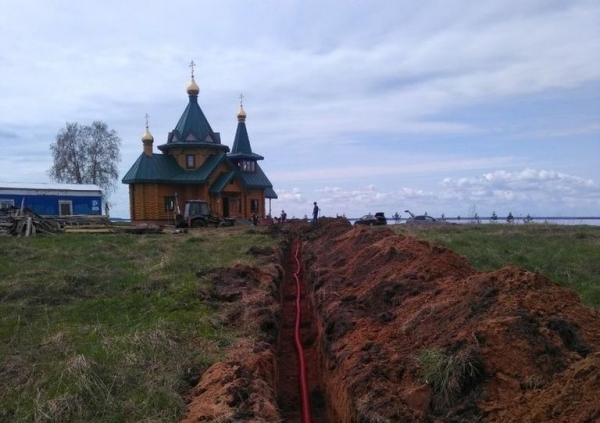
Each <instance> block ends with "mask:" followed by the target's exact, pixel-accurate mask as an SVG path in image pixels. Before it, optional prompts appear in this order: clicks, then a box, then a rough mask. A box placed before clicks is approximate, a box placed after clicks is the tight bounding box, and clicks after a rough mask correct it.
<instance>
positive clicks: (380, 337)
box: [185, 219, 600, 423]
mask: <svg viewBox="0 0 600 423" xmlns="http://www.w3.org/2000/svg"><path fill="white" fill-rule="evenodd" d="M296 237H297V238H298V239H300V240H301V242H302V259H303V273H304V282H305V283H306V288H307V290H306V294H305V295H306V302H305V304H304V305H303V309H304V313H305V314H307V315H308V318H309V321H306V320H305V321H304V324H303V326H304V327H305V330H306V331H305V334H304V338H303V339H304V343H305V347H306V348H307V355H309V357H308V356H307V361H308V362H309V363H310V364H309V365H311V372H312V374H311V376H310V379H311V381H312V382H311V383H312V384H313V385H312V386H313V389H312V392H313V395H314V396H315V398H316V401H317V402H318V403H319V404H320V405H322V406H323V407H324V409H326V410H327V420H325V418H324V417H318V418H317V419H320V420H315V421H318V422H321V421H329V422H330V423H337V422H343V423H345V422H364V423H368V422H413V421H414V422H438V421H439V422H479V421H482V422H596V421H600V402H599V401H598V392H600V353H599V352H600V314H599V313H598V312H597V311H594V310H591V309H588V308H585V307H583V306H581V305H580V303H579V300H578V298H577V296H576V295H575V294H574V293H572V292H570V291H566V290H564V289H562V288H560V287H559V286H558V285H557V284H555V283H554V282H552V281H550V280H548V279H546V278H544V277H542V276H541V275H538V274H535V273H532V272H527V271H523V270H521V269H517V268H504V269H500V270H498V271H494V272H486V273H477V272H475V271H474V270H473V269H472V268H471V267H470V266H469V264H468V263H467V261H466V260H465V259H463V258H462V257H460V256H458V255H456V254H455V253H453V252H452V251H449V250H447V249H444V248H442V247H439V246H435V245H431V244H429V243H427V242H423V241H419V240H417V239H414V238H411V237H404V236H398V235H395V234H394V233H393V232H392V231H391V230H389V229H387V228H375V229H372V228H351V227H350V225H349V223H348V222H347V221H345V220H341V219H340V220H329V221H325V222H320V223H319V225H318V226H317V227H316V228H315V227H308V226H303V227H295V228H294V227H291V228H290V240H292V239H295V238H296ZM289 247H290V245H289V244H287V245H285V246H282V249H281V251H279V252H275V253H274V255H273V256H271V257H270V258H269V259H268V263H265V265H264V266H261V267H260V268H250V267H247V266H238V267H236V268H235V269H222V270H220V271H218V272H216V273H215V274H214V282H215V292H214V295H213V296H212V298H209V299H206V300H208V301H218V302H221V303H222V307H221V315H222V321H223V323H225V324H237V325H239V324H240V322H245V323H244V324H245V325H246V326H247V327H246V328H247V329H248V330H249V331H251V332H253V333H258V334H260V336H259V339H258V340H255V341H248V340H247V341H244V342H240V343H239V344H238V345H235V346H234V348H232V349H231V352H230V356H229V359H228V360H227V361H225V362H222V363H217V364H215V365H214V366H212V367H211V368H210V369H209V370H208V371H207V372H206V373H205V374H204V376H203V377H202V379H201V381H200V382H199V384H198V386H197V387H196V388H195V390H194V392H193V393H192V398H191V402H190V406H189V409H188V413H187V415H186V418H185V421H186V422H197V421H223V422H224V421H229V422H236V421H239V422H242V421H243V422H276V421H290V422H295V421H300V420H299V417H298V415H297V413H295V411H294V407H295V406H294V405H293V404H292V403H293V401H291V402H290V400H289V399H290V398H292V397H294V393H293V392H292V391H291V390H290V386H289V383H290V382H288V381H287V380H288V377H292V378H293V376H285V374H286V373H285V372H287V371H288V370H285V368H284V367H285V366H284V365H283V364H281V363H288V362H291V360H293V358H292V357H290V356H289V355H288V354H289V348H287V347H285V342H286V341H285V339H284V338H286V337H287V336H288V335H286V332H285V331H286V327H287V326H288V325H289V323H287V320H286V319H288V317H286V316H287V315H288V311H289V308H290V306H289V304H288V300H289V295H290V294H289V293H288V292H287V291H286V287H287V286H288V283H289V277H288V276H287V275H288V271H289V269H287V266H285V263H286V258H287V257H289V256H288V255H287V254H288V253H289ZM281 263H284V266H281ZM284 270H285V271H284ZM280 335H281V336H280ZM284 335H285V336H284ZM424 352H426V353H429V356H435V357H438V358H439V357H441V358H445V361H443V362H444V363H446V364H447V368H451V366H450V364H448V363H451V364H452V363H453V364H456V363H459V364H462V367H461V366H458V367H456V366H455V367H452V371H448V372H447V378H446V379H445V382H446V383H445V384H436V382H435V380H434V376H435V372H434V375H433V376H430V378H431V380H425V379H424V372H425V371H426V370H427V369H426V368H425V367H426V366H427V364H426V361H424V359H423V357H424V356H425V354H424ZM292 367H293V366H292ZM315 369H316V370H317V371H315ZM437 373H438V374H439V373H440V371H438V372H437ZM278 401H279V403H278ZM283 418H285V420H282V419H283Z"/></svg>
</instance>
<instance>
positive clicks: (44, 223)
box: [0, 207, 62, 236]
mask: <svg viewBox="0 0 600 423" xmlns="http://www.w3.org/2000/svg"><path fill="white" fill-rule="evenodd" d="M61 232H62V229H61V227H60V225H59V224H58V223H57V222H54V221H52V220H50V219H45V218H43V217H42V216H40V215H38V214H37V213H35V212H34V211H33V210H30V209H28V208H26V207H20V208H18V207H9V208H6V209H0V235H5V236H35V235H37V234H57V233H61Z"/></svg>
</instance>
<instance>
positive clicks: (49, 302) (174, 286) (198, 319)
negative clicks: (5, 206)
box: [0, 228, 277, 422]
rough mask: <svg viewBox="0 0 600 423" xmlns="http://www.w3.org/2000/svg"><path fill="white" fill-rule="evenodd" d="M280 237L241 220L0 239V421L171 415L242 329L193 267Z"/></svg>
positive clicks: (163, 418) (164, 418)
mask: <svg viewBox="0 0 600 423" xmlns="http://www.w3.org/2000/svg"><path fill="white" fill-rule="evenodd" d="M276 242H277V240H276V239H274V238H272V237H270V236H267V235H265V234H264V233H262V232H259V231H256V230H252V229H243V228H227V229H219V230H212V229H204V230H203V231H202V232H198V233H195V234H193V235H192V234H187V235H174V234H164V235H125V234H120V235H118V234H104V235H89V234H63V235H59V236H46V237H34V238H0V250H1V251H2V255H1V256H0V421H11V422H13V421H14V422H54V421H56V422H58V421H76V422H108V421H111V422H112V421H114V422H117V421H118V422H127V421H146V422H159V421H160V422H174V421H177V420H178V418H179V416H180V415H181V412H182V410H183V409H184V402H183V399H182V395H184V394H185V393H186V392H187V391H188V390H189V389H190V386H191V385H192V384H194V383H195V381H196V380H197V378H198V375H199V374H200V372H201V371H202V370H203V369H205V368H206V367H207V366H209V365H210V364H211V363H213V362H214V361H216V360H218V359H220V358H222V354H223V351H224V349H225V348H226V347H227V346H228V345H229V344H230V342H231V341H232V339H233V338H234V337H236V336H238V335H239V334H235V333H233V332H231V331H230V330H228V329H226V328H223V327H220V326H219V325H215V324H211V316H212V315H213V313H214V311H213V310H212V309H211V308H210V307H209V306H207V305H206V304H202V303H201V302H200V301H199V300H198V292H199V290H201V289H207V285H208V283H209V282H208V280H207V279H206V278H204V279H203V278H198V277H197V276H196V272H197V271H199V270H202V269H207V268H212V267H220V266H229V265H232V264H234V263H236V262H253V261H255V260H254V259H253V258H252V257H251V256H249V255H247V254H246V251H247V250H248V249H249V248H250V247H251V246H259V247H263V246H267V245H274V244H275V243H276Z"/></svg>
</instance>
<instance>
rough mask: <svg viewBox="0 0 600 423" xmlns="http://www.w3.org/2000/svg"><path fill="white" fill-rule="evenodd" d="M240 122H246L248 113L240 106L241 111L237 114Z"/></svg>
mask: <svg viewBox="0 0 600 423" xmlns="http://www.w3.org/2000/svg"><path fill="white" fill-rule="evenodd" d="M237 118H238V120H246V111H245V110H244V106H241V105H240V109H239V110H238V113H237Z"/></svg>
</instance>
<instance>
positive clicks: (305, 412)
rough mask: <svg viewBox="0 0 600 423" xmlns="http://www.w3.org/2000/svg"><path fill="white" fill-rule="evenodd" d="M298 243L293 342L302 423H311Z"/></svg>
mask: <svg viewBox="0 0 600 423" xmlns="http://www.w3.org/2000/svg"><path fill="white" fill-rule="evenodd" d="M299 251H300V243H299V242H298V243H297V244H296V253H295V256H294V258H295V259H296V268H297V270H296V271H295V272H294V279H296V323H295V326H294V342H295V344H296V354H297V355H298V377H299V379H300V398H301V400H302V423H311V418H310V399H309V396H308V381H307V380H306V363H305V361H304V349H303V348H302V342H301V341H300V260H299V259H298V252H299Z"/></svg>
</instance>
